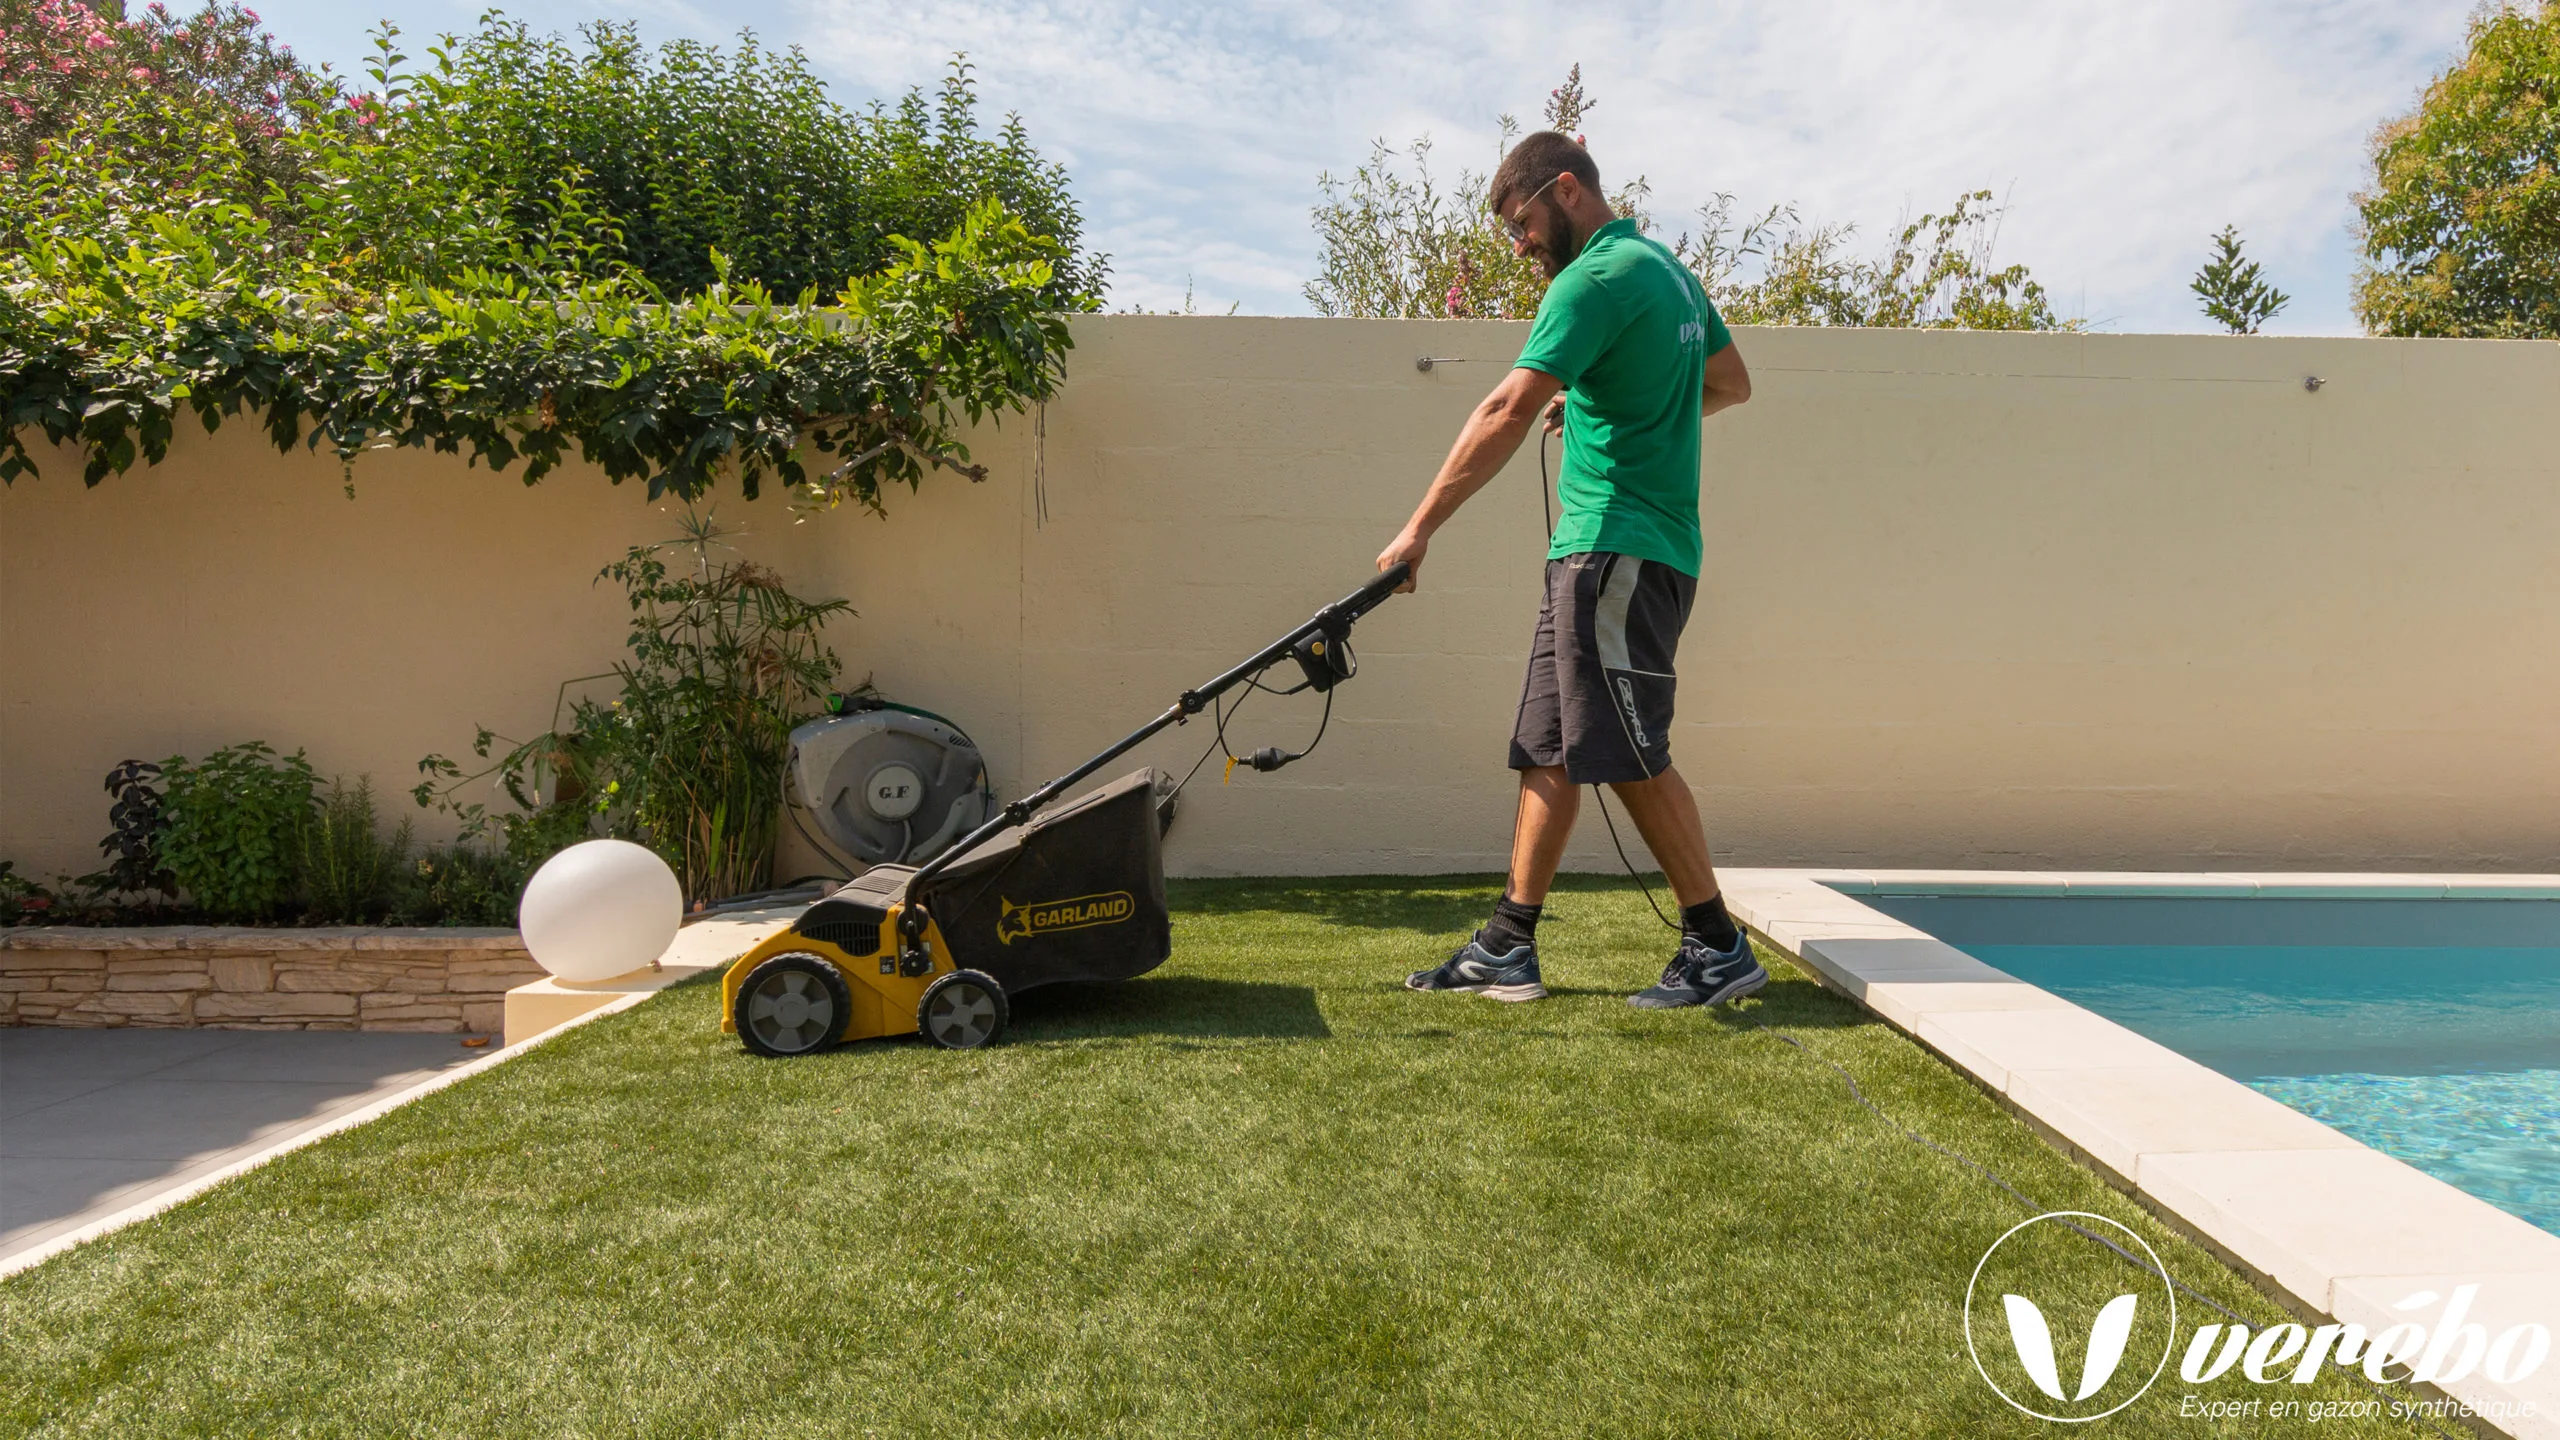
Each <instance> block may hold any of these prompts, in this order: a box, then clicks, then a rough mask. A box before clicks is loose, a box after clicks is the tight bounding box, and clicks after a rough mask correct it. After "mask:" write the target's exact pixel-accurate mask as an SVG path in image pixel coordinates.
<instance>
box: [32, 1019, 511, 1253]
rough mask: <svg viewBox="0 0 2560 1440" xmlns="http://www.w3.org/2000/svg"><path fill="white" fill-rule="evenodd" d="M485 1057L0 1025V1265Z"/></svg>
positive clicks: (356, 1038) (407, 1048)
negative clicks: (1, 1261) (158, 1195)
mask: <svg viewBox="0 0 2560 1440" xmlns="http://www.w3.org/2000/svg"><path fill="white" fill-rule="evenodd" d="M487 1053H488V1052H487V1051H486V1050H465V1049H463V1048H462V1046H461V1044H460V1041H459V1037H456V1036H452V1035H381V1034H366V1033H364V1032H361V1031H352V1032H324V1033H318V1034H313V1033H308V1032H299V1031H280V1032H274V1033H260V1032H256V1031H241V1030H219V1031H216V1030H143V1029H129V1030H36V1029H10V1030H0V1258H5V1257H7V1256H9V1255H11V1254H14V1253H17V1252H20V1251H24V1250H29V1249H32V1248H34V1247H36V1246H39V1245H42V1244H44V1243H45V1242H46V1241H48V1240H51V1239H53V1238H55V1237H57V1236H60V1235H65V1234H68V1233H70V1232H72V1231H74V1230H77V1229H79V1228H81V1227H82V1226H84V1225H87V1224H89V1223H91V1222H92V1221H95V1220H99V1219H103V1218H105V1217H106V1216H108V1215H111V1214H113V1213H115V1212H116V1211H117V1210H120V1209H123V1208H124V1207H126V1206H128V1205H133V1204H137V1203H139V1202H141V1201H143V1200H146V1199H148V1198H150V1197H151V1196H152V1195H154V1194H158V1193H160V1192H163V1191H166V1190H169V1189H172V1188H175V1187H177V1186H180V1185H184V1184H186V1183H187V1182H188V1181H190V1180H193V1179H196V1178H198V1177H200V1176H203V1175H206V1174H209V1173H211V1172H213V1171H215V1170H218V1169H220V1168H221V1167H222V1166H224V1165H227V1164H230V1163H232V1162H233V1161H235V1160H239V1159H242V1158H245V1157H247V1156H249V1155H251V1154H254V1153H256V1152H257V1151H258V1150H259V1149H261V1148H263V1147H265V1146H267V1145H270V1144H273V1143H275V1142H277V1141H279V1140H283V1139H287V1138H290V1137H291V1136H293V1135H295V1134H297V1133H299V1132H301V1131H304V1130H308V1129H311V1128H312V1127H314V1126H316V1125H320V1124H323V1123H325V1122H326V1121H328V1120H329V1119H331V1118H332V1117H335V1116H338V1115H342V1114H345V1113H346V1112H348V1111H350V1110H354V1109H356V1108H358V1107H360V1106H363V1105H365V1104H368V1103H370V1102H371V1101H373V1100H376V1099H379V1098H381V1097H383V1096H386V1095H391V1094H396V1093H398V1092H399V1091H401V1090H405V1089H407V1088H408V1087H409V1086H411V1085H414V1084H416V1083H418V1082H419V1081H422V1080H425V1079H427V1078H429V1077H430V1076H432V1075H434V1074H435V1073H436V1072H438V1071H440V1070H445V1069H450V1068H452V1067H453V1066H456V1065H465V1064H469V1063H470V1062H471V1061H473V1060H476V1059H479V1058H480V1057H481V1056H483V1055H485V1054H487Z"/></svg>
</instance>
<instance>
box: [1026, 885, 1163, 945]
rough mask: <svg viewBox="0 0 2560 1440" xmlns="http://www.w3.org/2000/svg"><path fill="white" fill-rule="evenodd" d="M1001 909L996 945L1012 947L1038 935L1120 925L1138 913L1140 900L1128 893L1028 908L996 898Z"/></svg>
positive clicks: (1121, 892) (1047, 902)
mask: <svg viewBox="0 0 2560 1440" xmlns="http://www.w3.org/2000/svg"><path fill="white" fill-rule="evenodd" d="M997 903H998V904H999V905H1000V906H1001V907H1002V908H1001V910H1000V912H999V913H998V914H997V916H996V943H997V944H999V945H1010V944H1012V943H1013V942H1014V941H1016V940H1028V939H1030V938H1031V937H1033V936H1035V935H1047V934H1051V933H1053V932H1056V931H1059V930H1085V929H1090V928H1092V927H1093V926H1096V925H1117V924H1119V923H1120V922H1121V921H1123V920H1126V919H1128V918H1129V917H1130V916H1132V915H1135V914H1137V913H1138V901H1137V897H1135V896H1133V895H1131V894H1130V893H1129V892H1128V891H1126V890H1114V891H1111V892H1110V893H1109V894H1106V895H1078V896H1077V897H1075V898H1074V899H1072V900H1041V901H1036V902H1034V903H1032V904H1029V905H1016V904H1015V903H1013V902H1012V901H1010V900H1006V899H1004V898H1003V897H1001V896H999V897H997Z"/></svg>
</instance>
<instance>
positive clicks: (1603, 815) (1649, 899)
mask: <svg viewBox="0 0 2560 1440" xmlns="http://www.w3.org/2000/svg"><path fill="white" fill-rule="evenodd" d="M1547 433H1548V432H1547V428H1546V426H1545V425H1544V424H1541V425H1540V426H1539V427H1538V509H1539V512H1540V513H1541V514H1543V515H1545V516H1546V520H1547V539H1548V540H1549V541H1553V540H1554V539H1555V538H1556V510H1555V502H1554V498H1553V497H1552V496H1551V495H1549V493H1548V492H1549V491H1550V490H1551V489H1553V488H1554V486H1555V478H1554V477H1553V476H1552V475H1550V474H1549V473H1548V470H1547ZM1591 798H1592V799H1594V800H1597V801H1599V802H1600V821H1601V823H1602V824H1604V825H1607V826H1608V827H1609V843H1610V844H1611V845H1612V846H1614V847H1616V849H1617V851H1618V863H1619V864H1621V865H1624V866H1626V867H1627V878H1628V879H1630V880H1633V881H1635V882H1636V888H1637V889H1639V890H1641V891H1643V892H1644V903H1645V904H1646V905H1647V906H1648V907H1649V908H1651V909H1652V911H1653V918H1654V919H1656V920H1659V921H1661V922H1662V923H1663V924H1665V925H1667V926H1669V927H1671V928H1672V929H1674V930H1678V929H1679V928H1680V922H1679V921H1677V920H1674V919H1672V918H1671V917H1670V916H1668V915H1665V914H1663V913H1662V905H1661V903H1660V902H1659V901H1657V900H1655V899H1654V898H1653V887H1652V886H1650V885H1647V884H1646V883H1644V876H1643V875H1641V874H1639V873H1638V872H1637V870H1636V862H1634V861H1633V860H1630V859H1628V858H1627V842H1626V841H1624V840H1621V839H1619V838H1618V821H1617V818H1616V817H1615V816H1612V815H1611V814H1610V813H1609V797H1608V795H1607V793H1606V792H1604V791H1602V790H1601V788H1600V787H1599V786H1597V785H1594V786H1592V787H1591ZM1671 898H1673V899H1675V900H1677V899H1678V898H1680V897H1679V896H1677V895H1674V896H1672V897H1671Z"/></svg>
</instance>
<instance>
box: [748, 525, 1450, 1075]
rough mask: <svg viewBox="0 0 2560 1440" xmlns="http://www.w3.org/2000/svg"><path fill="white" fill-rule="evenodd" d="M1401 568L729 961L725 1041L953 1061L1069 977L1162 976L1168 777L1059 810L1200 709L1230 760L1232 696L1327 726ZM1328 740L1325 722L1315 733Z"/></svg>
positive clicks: (1101, 790)
mask: <svg viewBox="0 0 2560 1440" xmlns="http://www.w3.org/2000/svg"><path fill="white" fill-rule="evenodd" d="M1409 573H1410V572H1409V571H1408V569H1407V568H1406V567H1405V566H1402V565H1398V566H1395V567H1394V568H1392V569H1389V570H1387V571H1384V572H1382V573H1381V574H1379V575H1378V576H1377V578H1375V579H1373V580H1371V581H1370V582H1369V583H1368V584H1366V585H1363V586H1361V587H1360V588H1359V589H1357V590H1355V591H1353V592H1351V593H1350V594H1349V595H1346V596H1344V597H1343V598H1342V599H1340V600H1337V601H1335V602H1334V603H1333V604H1331V605H1328V606H1326V607H1324V608H1323V609H1322V610H1319V611H1317V612H1316V613H1315V616H1314V618H1312V619H1310V620H1308V621H1307V622H1306V623H1305V624H1303V625H1300V626H1298V627H1297V628H1296V629H1294V630H1291V631H1290V632H1289V633H1288V634H1286V635H1283V636H1281V637H1280V638H1279V639H1278V640H1275V641H1273V642H1272V643H1271V644H1269V645H1266V646H1264V647H1263V648H1262V649H1261V650H1260V651H1258V652H1256V653H1255V654H1254V656H1253V658H1251V659H1249V660H1247V661H1245V662H1244V663H1243V664H1241V665H1238V666H1236V667H1235V668H1234V669H1232V670H1229V671H1227V672H1226V673H1225V674H1223V675H1220V676H1218V677H1217V678H1216V679H1214V680H1211V681H1210V682H1209V683H1207V684H1206V685H1203V686H1201V687H1200V688H1199V689H1197V690H1186V691H1184V692H1183V693H1182V695H1181V696H1180V698H1178V699H1176V700H1175V701H1174V702H1173V704H1171V705H1170V706H1167V707H1166V708H1165V710H1164V713H1162V714H1160V715H1158V716H1156V717H1155V718H1154V719H1153V720H1150V721H1148V722H1147V723H1146V724H1145V725H1143V726H1141V727H1139V728H1138V729H1137V730H1136V731H1135V732H1133V733H1131V734H1130V735H1129V736H1128V737H1127V738H1125V739H1123V740H1121V741H1120V742H1119V743H1117V744H1115V745H1113V746H1111V747H1110V748H1109V749H1107V750H1104V751H1103V752H1102V753H1101V754H1099V755H1096V756H1094V757H1093V758H1092V759H1090V760H1087V761H1085V762H1084V763H1083V764H1081V765H1079V766H1077V767H1076V768H1075V769H1073V770H1070V771H1068V772H1067V773H1066V774H1064V775H1061V776H1059V777H1058V778H1057V779H1055V780H1052V781H1050V782H1049V783H1048V784H1046V785H1043V786H1041V787H1040V788H1039V789H1037V790H1034V791H1032V792H1031V793H1030V794H1028V795H1025V796H1023V797H1022V798H1021V799H1019V800H1016V801H1014V802H1013V803H1011V804H1009V805H1006V806H1004V807H1003V809H1002V810H1001V811H1000V812H999V813H998V814H996V815H995V817H994V818H992V819H990V820H988V821H987V822H986V823H984V824H983V825H980V826H979V827H977V828H976V829H975V830H972V831H971V832H970V833H969V834H967V835H966V836H964V837H963V838H962V839H961V840H960V841H959V842H958V843H956V844H954V845H952V846H950V848H948V849H946V850H944V851H942V852H941V853H940V854H938V855H936V856H934V857H933V858H932V859H930V860H928V861H926V862H925V863H924V864H923V865H921V866H910V865H879V866H875V867H873V868H872V869H870V870H867V871H865V872H863V874H862V876H861V877H860V878H859V879H856V880H853V881H851V882H850V883H848V884H846V885H845V886H843V887H842V888H840V889H838V890H837V891H836V892H835V893H834V894H833V895H830V896H829V897H827V898H826V899H824V900H821V901H819V902H818V903H817V904H815V905H812V906H810V907H809V908H808V909H807V910H806V911H804V912H803V913H802V914H801V916H800V918H799V919H797V920H795V921H793V922H792V924H791V926H790V928H788V929H786V930H784V931H782V932H781V933H780V934H777V935H775V936H774V937H773V938H772V939H770V940H767V941H765V942H764V943H763V944H761V945H758V946H757V947H756V948H755V949H753V950H751V951H749V952H747V954H745V955H744V956H742V957H740V958H739V959H738V961H737V962H736V963H735V964H733V965H731V966H730V967H729V971H728V973H727V975H725V976H724V977H723V978H722V980H721V984H720V1016H721V1019H720V1028H721V1030H722V1032H723V1033H734V1034H736V1035H737V1037H738V1039H739V1040H740V1041H741V1042H743V1043H744V1044H745V1045H746V1047H747V1048H748V1049H749V1050H752V1051H754V1052H755V1053H757V1054H759V1055H776V1056H782V1055H807V1054H810V1053H812V1052H815V1051H818V1050H822V1049H825V1048H826V1047H828V1046H830V1045H834V1044H836V1043H838V1042H840V1041H845V1040H863V1039H870V1038H872V1037H875V1036H883V1035H908V1034H913V1033H916V1032H919V1031H921V1032H922V1033H923V1035H924V1036H925V1038H926V1039H928V1040H930V1041H932V1042H933V1043H934V1044H936V1045H939V1046H942V1047H944V1048H946V1049H951V1050H974V1049H976V1048H977V1047H979V1046H981V1045H987V1044H991V1043H993V1042H994V1041H995V1040H996V1039H997V1038H998V1037H999V1036H1001V1035H1002V1034H1003V1033H1004V1027H1005V1020H1006V1017H1007V1015H1008V1014H1009V1012H1010V1001H1009V997H1010V996H1013V995H1016V994H1019V993H1021V992H1022V991H1025V990H1029V989H1032V988H1034V987H1035V986H1040V985H1054V984H1057V983H1059V982H1061V981H1067V980H1127V979H1131V978H1133V977H1135V976H1139V975H1143V974H1145V973H1147V972H1148V971H1150V970H1153V969H1154V968H1156V967H1157V966H1158V965H1161V964H1163V963H1164V960H1165V957H1166V956H1168V955H1170V954H1171V953H1173V927H1172V921H1171V918H1170V916H1169V915H1168V913H1167V911H1166V907H1165V894H1164V847H1163V835H1164V825H1165V823H1166V821H1167V820H1168V819H1169V818H1170V814H1171V809H1170V807H1171V801H1172V795H1171V794H1169V793H1167V792H1166V787H1165V784H1164V781H1165V780H1166V779H1167V778H1168V777H1166V776H1164V775H1163V774H1162V773H1161V772H1159V771H1157V770H1156V769H1154V768H1153V767H1146V768H1142V769H1138V770H1134V771H1131V772H1130V773H1128V774H1126V775H1123V776H1121V777H1120V778H1119V779H1117V780H1113V781H1111V782H1110V783H1108V784H1105V785H1102V786H1100V787H1098V788H1096V789H1093V790H1089V791H1087V792H1085V793H1084V794H1082V795H1079V796H1077V797H1076V798H1075V799H1073V800H1071V801H1068V802H1067V803H1065V804H1062V805H1055V807H1054V808H1051V807H1052V805H1053V802H1055V801H1056V800H1057V799H1058V797H1059V796H1061V795H1063V794H1065V793H1066V791H1067V789H1068V787H1069V786H1072V785H1076V784H1079V783H1081V782H1082V781H1084V780H1086V779H1088V778H1090V777H1091V776H1092V775H1093V773H1094V772H1095V771H1097V770H1100V769H1101V768H1102V767H1103V766H1105V765H1108V764H1110V763H1111V762H1112V761H1114V760H1117V759H1119V758H1120V757H1121V756H1123V755H1125V754H1127V753H1129V752H1130V751H1131V750H1134V749H1136V748H1137V747H1138V746H1139V745H1141V744H1143V743H1145V742H1146V741H1147V740H1148V739H1150V738H1151V737H1153V736H1154V735H1156V734H1157V733H1158V732H1159V731H1162V730H1164V729H1166V728H1168V727H1170V726H1174V725H1179V724H1183V723H1185V722H1186V721H1188V720H1189V719H1190V718H1191V717H1192V716H1194V715H1198V714H1201V713H1203V712H1204V711H1211V712H1213V713H1215V714H1216V715H1217V717H1218V731H1219V733H1218V738H1217V740H1216V741H1215V742H1214V747H1215V748H1217V749H1220V750H1224V749H1225V748H1226V718H1227V714H1228V713H1229V712H1228V711H1226V710H1224V709H1219V708H1217V707H1220V706H1221V705H1222V701H1221V698H1220V697H1222V696H1224V695H1225V694H1226V693H1227V692H1228V691H1230V690H1233V689H1235V688H1236V687H1237V686H1239V685H1250V686H1252V687H1253V688H1255V689H1260V690H1265V691H1267V692H1269V693H1272V694H1279V695H1294V694H1297V693H1300V692H1302V691H1307V690H1314V691H1318V692H1321V693H1323V694H1324V696H1325V710H1326V715H1327V717H1328V718H1330V716H1331V713H1332V706H1333V697H1332V692H1333V688H1334V686H1336V685H1338V684H1340V683H1341V682H1342V681H1344V680H1347V679H1350V678H1351V676H1352V675H1353V674H1354V673H1355V672H1356V670H1357V668H1358V666H1357V662H1356V660H1355V659H1354V657H1353V655H1352V651H1351V646H1350V637H1351V626H1352V624H1353V622H1355V621H1357V620H1358V619H1359V618H1360V617H1361V616H1363V615H1366V614H1368V613H1369V612H1370V611H1371V610H1374V609H1376V608H1377V607H1378V606H1379V605H1380V604H1383V603H1384V602H1385V600H1386V598H1387V597H1388V596H1389V595H1392V594H1394V593H1395V590H1396V587H1397V586H1399V585H1402V584H1403V583H1404V582H1405V580H1406V578H1407V576H1408V574H1409ZM1283 661H1294V662H1296V664H1297V667H1298V669H1299V672H1300V673H1301V675H1302V676H1303V679H1302V680H1301V682H1300V683H1299V684H1296V685H1293V686H1291V687H1290V688H1288V689H1286V690H1272V689H1271V687H1269V686H1267V685H1264V684H1262V683H1261V681H1262V676H1263V675H1264V674H1265V673H1266V672H1268V671H1269V670H1271V669H1272V668H1273V667H1274V666H1277V665H1279V664H1280V663H1282V662H1283ZM1323 737H1324V730H1323V727H1322V726H1321V725H1319V726H1318V728H1317V731H1316V739H1317V740H1321V739H1323ZM1314 748H1315V743H1314V742H1312V741H1311V742H1309V744H1308V746H1307V749H1306V750H1298V751H1289V750H1281V749H1277V748H1266V749H1261V750H1257V751H1254V752H1253V753H1252V754H1251V755H1245V756H1239V755H1235V754H1233V753H1229V755H1228V765H1229V767H1230V769H1232V768H1233V767H1234V766H1235V765H1237V764H1245V765H1249V766H1251V767H1252V768H1253V769H1255V770H1259V771H1271V770H1277V769H1279V768H1280V767H1281V766H1283V765H1286V764H1288V763H1290V762H1291V761H1293V760H1297V759H1301V758H1303V757H1304V756H1305V755H1306V754H1307V753H1308V751H1311V750H1313V749H1314ZM1201 758H1202V759H1203V760H1204V761H1205V760H1206V759H1207V754H1206V752H1203V755H1202V757H1201ZM1193 770H1194V773H1197V770H1198V767H1197V766H1194V767H1193ZM1172 788H1173V790H1174V791H1175V792H1178V791H1179V789H1180V787H1179V786H1176V787H1172Z"/></svg>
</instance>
